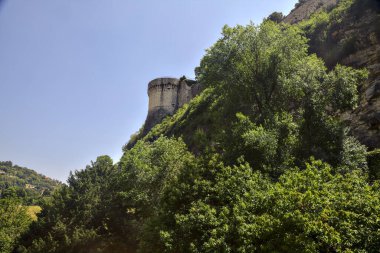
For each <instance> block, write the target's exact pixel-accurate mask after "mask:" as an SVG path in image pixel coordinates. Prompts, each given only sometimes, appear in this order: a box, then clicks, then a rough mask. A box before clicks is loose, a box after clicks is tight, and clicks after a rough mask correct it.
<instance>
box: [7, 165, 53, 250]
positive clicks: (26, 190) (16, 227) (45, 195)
mask: <svg viewBox="0 0 380 253" xmlns="http://www.w3.org/2000/svg"><path fill="white" fill-rule="evenodd" d="M59 185H60V183H59V182H58V181H56V180H52V179H50V178H47V177H46V176H43V175H41V174H38V173H37V172H35V171H34V170H31V169H27V168H23V167H20V166H17V165H13V164H12V162H10V161H6V162H0V252H1V253H3V252H11V251H12V249H13V248H14V246H15V244H16V243H17V239H18V238H19V237H20V236H21V235H22V233H24V232H25V231H26V230H27V229H28V227H29V225H30V224H31V222H32V220H36V218H37V217H36V213H38V212H39V211H40V209H41V208H40V207H39V206H38V205H42V204H43V202H44V201H47V200H49V198H50V197H51V195H52V192H53V191H54V189H55V188H57V187H58V186H59Z"/></svg>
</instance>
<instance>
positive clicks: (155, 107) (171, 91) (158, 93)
mask: <svg viewBox="0 0 380 253" xmlns="http://www.w3.org/2000/svg"><path fill="white" fill-rule="evenodd" d="M179 84H180V80H179V79H177V78H170V77H161V78H156V79H154V80H152V81H150V82H149V84H148V96H149V109H148V116H147V118H146V121H145V125H144V132H148V131H149V130H150V129H151V128H152V127H153V126H154V125H156V124H157V123H159V122H161V121H162V120H163V118H165V116H167V115H173V113H174V112H175V111H176V110H177V108H178V87H179Z"/></svg>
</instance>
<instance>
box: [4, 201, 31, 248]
mask: <svg viewBox="0 0 380 253" xmlns="http://www.w3.org/2000/svg"><path fill="white" fill-rule="evenodd" d="M20 204H21V203H20V202H19V201H18V200H16V199H10V198H7V199H0V252H1V253H10V252H12V250H13V248H14V247H15V245H16V243H17V240H18V239H19V237H20V236H21V234H22V233H24V232H25V231H26V230H27V229H28V227H29V224H30V223H31V222H32V219H31V218H30V216H29V215H28V214H27V212H26V208H25V207H23V206H21V205H20Z"/></svg>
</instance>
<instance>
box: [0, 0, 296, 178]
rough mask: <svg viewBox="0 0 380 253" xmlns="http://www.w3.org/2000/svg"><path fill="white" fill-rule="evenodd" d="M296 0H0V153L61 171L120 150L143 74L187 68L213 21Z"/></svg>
mask: <svg viewBox="0 0 380 253" xmlns="http://www.w3.org/2000/svg"><path fill="white" fill-rule="evenodd" d="M295 2H297V0H0V160H11V161H13V162H14V163H15V164H18V165H20V166H25V167H28V168H31V169H34V170H36V171H38V172H40V173H43V174H45V175H47V176H49V177H52V178H56V179H59V180H61V181H65V180H66V178H67V176H68V175H69V172H70V171H73V170H77V169H82V168H84V167H85V165H86V164H89V163H90V161H91V160H95V159H96V157H97V156H99V155H104V154H107V155H110V156H111V157H112V158H113V159H114V161H117V160H118V159H119V158H120V156H121V148H122V146H123V145H124V144H125V143H126V142H127V141H128V140H129V137H130V135H131V134H133V133H134V132H136V131H137V130H138V129H139V128H140V126H141V125H142V124H143V122H144V120H145V117H146V113H147V106H148V96H147V91H146V89H147V83H148V82H149V81H150V80H151V79H153V78H156V77H159V76H173V77H180V76H182V75H186V76H187V77H194V68H195V67H196V66H197V65H198V64H199V61H200V59H201V58H202V55H203V54H204V50H205V49H206V48H208V47H210V46H211V45H212V44H213V43H214V42H215V41H216V40H217V39H218V38H219V37H220V32H221V29H222V27H223V25H225V24H228V25H230V26H234V25H236V24H247V23H249V21H250V20H252V21H253V22H254V23H256V24H258V23H260V22H261V21H262V19H263V18H264V17H266V16H267V15H269V14H270V13H272V12H273V11H281V12H283V13H284V14H287V13H288V12H289V11H290V10H291V9H292V7H293V6H294V4H295Z"/></svg>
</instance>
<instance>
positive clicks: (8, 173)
mask: <svg viewBox="0 0 380 253" xmlns="http://www.w3.org/2000/svg"><path fill="white" fill-rule="evenodd" d="M59 185H60V182H59V181H57V180H53V179H50V178H48V177H46V176H43V175H41V174H38V173H37V172H35V171H34V170H31V169H27V168H23V167H20V166H17V165H13V164H12V162H10V161H8V162H0V197H1V198H13V197H17V198H20V199H22V204H24V205H40V204H42V202H43V201H44V200H46V199H48V198H49V197H50V196H51V194H52V192H53V191H54V189H56V188H57V187H59Z"/></svg>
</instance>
